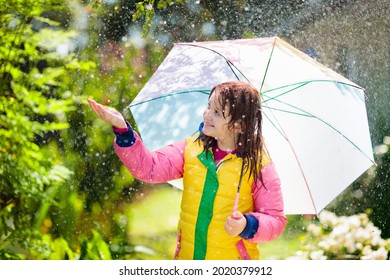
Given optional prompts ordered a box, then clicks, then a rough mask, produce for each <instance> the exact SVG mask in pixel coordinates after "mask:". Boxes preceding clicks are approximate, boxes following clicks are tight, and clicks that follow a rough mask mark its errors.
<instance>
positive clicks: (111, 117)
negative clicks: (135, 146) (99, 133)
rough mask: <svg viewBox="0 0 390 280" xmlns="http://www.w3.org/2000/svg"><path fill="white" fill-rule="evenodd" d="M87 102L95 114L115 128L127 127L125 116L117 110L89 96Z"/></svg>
mask: <svg viewBox="0 0 390 280" xmlns="http://www.w3.org/2000/svg"><path fill="white" fill-rule="evenodd" d="M88 103H89V105H91V108H92V109H93V110H94V111H95V113H96V115H98V117H99V118H101V119H102V120H103V121H105V122H107V123H108V124H110V125H112V126H114V127H116V128H126V127H127V124H126V121H125V118H124V117H123V116H122V114H121V113H119V112H118V111H117V110H115V109H112V108H109V107H106V106H104V105H102V104H99V103H97V102H96V101H95V100H93V99H91V98H88Z"/></svg>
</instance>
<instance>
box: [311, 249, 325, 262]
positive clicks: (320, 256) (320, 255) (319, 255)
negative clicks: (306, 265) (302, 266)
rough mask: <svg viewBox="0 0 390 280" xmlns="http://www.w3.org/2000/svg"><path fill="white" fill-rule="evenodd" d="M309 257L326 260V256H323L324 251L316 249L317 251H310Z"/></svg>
mask: <svg viewBox="0 0 390 280" xmlns="http://www.w3.org/2000/svg"><path fill="white" fill-rule="evenodd" d="M310 259H312V260H326V259H327V257H326V256H324V251H322V250H318V251H313V252H311V253H310Z"/></svg>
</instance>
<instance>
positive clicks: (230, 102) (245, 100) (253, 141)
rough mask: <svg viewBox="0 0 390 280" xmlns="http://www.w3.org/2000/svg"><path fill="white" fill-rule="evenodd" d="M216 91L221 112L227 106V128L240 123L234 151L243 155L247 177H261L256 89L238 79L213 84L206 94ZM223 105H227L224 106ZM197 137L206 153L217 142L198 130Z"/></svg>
mask: <svg viewBox="0 0 390 280" xmlns="http://www.w3.org/2000/svg"><path fill="white" fill-rule="evenodd" d="M215 92H218V94H219V98H218V99H219V102H220V105H221V108H222V109H223V116H224V117H225V118H226V117H228V116H225V114H224V113H225V110H224V109H225V108H228V112H229V116H231V120H230V121H229V123H228V126H229V129H233V128H234V124H235V123H238V124H240V125H241V128H242V129H241V132H240V133H239V136H238V138H237V143H236V146H237V152H238V153H239V154H240V155H241V156H242V158H243V164H244V172H248V171H249V178H251V177H252V175H253V176H254V178H256V177H259V178H260V179H262V178H261V173H260V170H261V168H262V166H261V161H262V156H263V148H264V147H263V146H264V144H263V137H262V113H261V98H260V93H259V91H258V90H257V89H256V88H255V87H254V86H252V85H251V84H249V83H246V82H242V81H233V82H225V83H222V84H219V85H217V86H215V87H214V88H213V89H212V90H211V92H210V95H209V99H210V97H211V96H212V95H213V94H214V93H215ZM225 106H227V107H225ZM197 140H198V141H202V142H203V144H204V149H205V151H206V153H208V151H209V149H210V148H212V147H215V146H216V145H217V140H216V139H215V138H213V137H210V136H207V135H205V134H204V133H203V132H200V134H199V136H198V138H197Z"/></svg>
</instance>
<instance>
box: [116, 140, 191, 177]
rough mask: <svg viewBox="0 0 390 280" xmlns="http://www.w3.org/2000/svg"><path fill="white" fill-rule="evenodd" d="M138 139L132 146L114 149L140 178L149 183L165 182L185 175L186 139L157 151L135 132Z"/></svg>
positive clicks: (129, 168)
mask: <svg viewBox="0 0 390 280" xmlns="http://www.w3.org/2000/svg"><path fill="white" fill-rule="evenodd" d="M135 136H136V141H135V143H134V144H133V145H132V146H131V147H119V146H118V145H117V144H116V142H115V141H114V149H115V152H116V154H117V155H118V157H119V159H120V160H121V161H122V163H123V164H124V165H125V166H126V167H127V169H128V170H129V171H130V173H131V174H132V175H133V176H134V177H135V178H137V179H138V180H141V181H144V182H148V183H164V182H167V181H170V180H173V179H178V178H181V177H183V165H184V156H183V153H184V148H185V140H182V141H180V142H177V143H174V144H171V145H168V146H166V147H163V148H161V149H159V150H156V151H153V152H151V151H149V150H148V149H147V148H146V147H145V145H144V144H143V143H142V140H141V138H140V137H139V135H138V134H136V133H135Z"/></svg>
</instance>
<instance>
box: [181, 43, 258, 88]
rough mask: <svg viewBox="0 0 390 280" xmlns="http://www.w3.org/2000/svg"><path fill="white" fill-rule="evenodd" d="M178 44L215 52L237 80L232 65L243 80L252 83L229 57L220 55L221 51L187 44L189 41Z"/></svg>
mask: <svg viewBox="0 0 390 280" xmlns="http://www.w3.org/2000/svg"><path fill="white" fill-rule="evenodd" d="M179 45H186V46H191V47H197V48H201V49H205V50H208V51H211V52H214V53H216V54H217V55H219V56H221V57H222V58H223V59H225V61H226V63H227V65H228V66H229V68H230V69H231V70H232V72H233V74H234V76H236V78H237V80H240V79H239V78H238V76H237V74H236V72H235V71H234V70H233V68H232V67H234V68H235V69H237V71H238V72H240V74H241V75H242V76H243V77H244V78H245V80H246V81H247V82H248V83H250V84H252V83H251V82H250V81H249V79H248V78H247V77H246V76H245V75H244V73H242V71H241V70H240V69H238V68H237V67H236V66H235V65H234V64H233V63H232V62H231V61H230V60H229V59H227V58H226V57H225V56H224V55H222V54H221V53H219V52H217V51H216V50H213V49H210V48H207V47H205V46H199V45H195V44H189V43H186V44H179Z"/></svg>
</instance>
